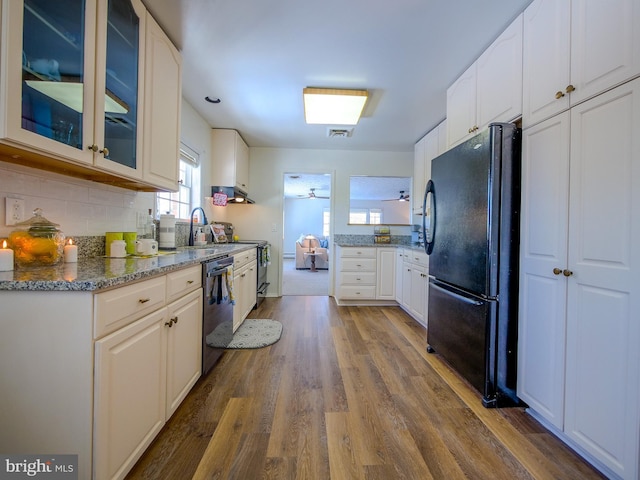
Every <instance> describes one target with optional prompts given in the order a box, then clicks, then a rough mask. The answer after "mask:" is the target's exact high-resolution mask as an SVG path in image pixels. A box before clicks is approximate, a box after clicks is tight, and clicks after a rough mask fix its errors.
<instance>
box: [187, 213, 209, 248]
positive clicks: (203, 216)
mask: <svg viewBox="0 0 640 480" xmlns="http://www.w3.org/2000/svg"><path fill="white" fill-rule="evenodd" d="M196 210H200V211H201V212H202V223H203V224H204V225H207V223H209V222H207V216H206V215H205V214H204V210H203V209H202V207H196V208H194V209H193V210H191V215H189V246H190V247H193V214H194V213H196Z"/></svg>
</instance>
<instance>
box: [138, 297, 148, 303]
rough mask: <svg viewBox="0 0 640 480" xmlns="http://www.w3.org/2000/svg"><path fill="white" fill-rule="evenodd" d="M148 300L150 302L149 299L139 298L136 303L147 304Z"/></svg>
mask: <svg viewBox="0 0 640 480" xmlns="http://www.w3.org/2000/svg"><path fill="white" fill-rule="evenodd" d="M149 300H151V299H150V298H141V299H139V300H138V303H147V302H148V301H149Z"/></svg>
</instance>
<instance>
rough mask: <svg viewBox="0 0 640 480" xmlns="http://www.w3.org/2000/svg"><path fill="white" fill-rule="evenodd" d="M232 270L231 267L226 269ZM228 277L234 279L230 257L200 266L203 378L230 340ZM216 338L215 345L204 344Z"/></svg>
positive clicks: (231, 323)
mask: <svg viewBox="0 0 640 480" xmlns="http://www.w3.org/2000/svg"><path fill="white" fill-rule="evenodd" d="M229 267H231V268H229ZM227 275H231V276H232V277H233V257H229V256H227V255H225V256H223V257H219V258H214V259H213V260H209V261H207V262H204V263H203V264H202V285H203V286H204V295H203V297H204V302H203V303H204V305H203V308H202V374H203V375H205V374H206V373H207V372H208V371H209V370H211V368H212V367H213V366H214V365H215V363H216V362H217V361H218V359H219V358H220V356H222V353H223V352H224V346H225V345H228V344H229V342H231V340H232V339H233V304H232V302H231V300H230V298H229V294H228V290H227V286H226V285H227V283H226V282H227ZM210 335H215V336H216V338H217V341H216V346H212V345H211V342H210V341H209V342H208V341H207V337H209V338H211V337H210Z"/></svg>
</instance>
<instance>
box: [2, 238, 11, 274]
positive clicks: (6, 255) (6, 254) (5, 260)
mask: <svg viewBox="0 0 640 480" xmlns="http://www.w3.org/2000/svg"><path fill="white" fill-rule="evenodd" d="M10 270H13V250H11V249H10V248H7V241H6V240H3V242H2V248H1V249H0V272H8V271H10Z"/></svg>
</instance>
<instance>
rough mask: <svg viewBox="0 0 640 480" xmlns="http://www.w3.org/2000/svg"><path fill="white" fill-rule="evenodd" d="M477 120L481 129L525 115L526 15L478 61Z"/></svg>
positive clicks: (505, 32)
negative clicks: (523, 70) (523, 53)
mask: <svg viewBox="0 0 640 480" xmlns="http://www.w3.org/2000/svg"><path fill="white" fill-rule="evenodd" d="M476 64H477V72H476V76H477V77H476V78H477V86H476V95H477V98H476V105H477V107H476V116H477V122H478V123H477V125H478V127H480V129H483V128H485V127H486V126H488V125H489V124H490V123H491V122H509V121H511V120H515V119H516V118H518V117H519V116H520V115H522V15H520V16H518V18H516V19H515V20H514V21H513V23H511V25H509V27H507V29H506V30H505V31H504V32H502V34H501V35H500V36H499V37H498V38H497V39H496V40H495V41H494V42H493V43H492V44H491V46H490V47H489V48H487V49H486V50H485V51H484V53H483V54H482V55H481V56H480V58H478V60H477V62H476Z"/></svg>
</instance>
